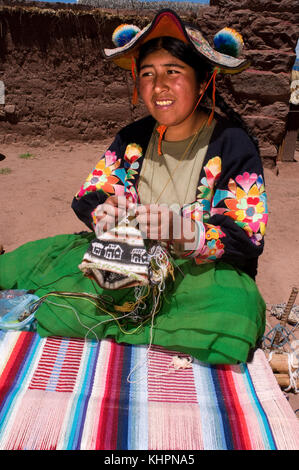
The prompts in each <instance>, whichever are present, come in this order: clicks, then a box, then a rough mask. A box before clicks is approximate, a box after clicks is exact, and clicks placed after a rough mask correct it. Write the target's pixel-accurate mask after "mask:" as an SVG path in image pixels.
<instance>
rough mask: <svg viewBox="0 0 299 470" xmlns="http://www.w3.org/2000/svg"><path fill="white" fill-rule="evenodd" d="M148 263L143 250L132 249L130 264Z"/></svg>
mask: <svg viewBox="0 0 299 470" xmlns="http://www.w3.org/2000/svg"><path fill="white" fill-rule="evenodd" d="M147 261H148V254H147V252H146V250H145V249H144V248H133V250H132V251H131V263H136V264H144V263H146V262H147Z"/></svg>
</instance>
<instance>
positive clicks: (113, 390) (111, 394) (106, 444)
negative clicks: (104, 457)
mask: <svg viewBox="0 0 299 470" xmlns="http://www.w3.org/2000/svg"><path fill="white" fill-rule="evenodd" d="M123 356H124V345H122V344H117V343H114V342H111V350H110V355H109V364H108V367H107V371H108V372H107V377H106V384H105V391H104V395H103V400H102V406H101V413H100V418H99V423H98V431H97V438H96V450H114V449H116V447H117V427H118V409H119V396H120V386H121V378H122V369H123Z"/></svg>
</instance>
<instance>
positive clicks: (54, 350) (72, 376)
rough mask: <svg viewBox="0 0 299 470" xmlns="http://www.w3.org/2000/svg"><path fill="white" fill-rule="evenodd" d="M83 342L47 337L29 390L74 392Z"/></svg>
mask: <svg viewBox="0 0 299 470" xmlns="http://www.w3.org/2000/svg"><path fill="white" fill-rule="evenodd" d="M83 349H84V341H82V340H78V341H77V340H69V339H68V340H67V342H66V341H65V339H63V338H55V337H49V338H47V340H46V343H45V345H44V348H43V353H42V356H41V358H40V360H39V363H38V365H37V368H36V371H35V373H34V375H33V377H32V380H31V382H30V385H29V389H33V390H47V389H51V390H53V391H57V392H72V391H73V390H74V387H75V384H76V380H77V376H78V371H79V368H80V363H81V360H82V354H83Z"/></svg>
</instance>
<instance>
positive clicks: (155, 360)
mask: <svg viewBox="0 0 299 470" xmlns="http://www.w3.org/2000/svg"><path fill="white" fill-rule="evenodd" d="M178 355H179V356H180V357H189V356H188V355H186V354H181V353H177V352H176V351H166V350H164V349H163V348H160V347H159V346H153V347H152V348H151V350H150V352H149V370H150V373H149V376H148V399H149V401H150V402H151V401H156V402H169V403H178V402H181V403H197V393H196V388H195V383H194V376H193V370H192V368H190V369H178V370H175V369H174V367H173V366H172V365H171V363H172V359H173V357H174V356H178Z"/></svg>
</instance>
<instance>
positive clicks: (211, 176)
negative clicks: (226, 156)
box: [197, 157, 221, 221]
mask: <svg viewBox="0 0 299 470" xmlns="http://www.w3.org/2000/svg"><path fill="white" fill-rule="evenodd" d="M203 170H204V172H205V175H206V176H204V177H203V178H202V179H201V180H200V182H201V186H199V187H198V191H199V192H198V195H197V199H198V200H199V201H200V203H201V205H202V208H203V220H204V221H205V220H207V219H209V218H210V217H211V215H212V213H211V209H212V208H211V202H212V199H213V195H214V190H215V184H216V182H217V180H218V179H219V177H220V173H221V158H220V157H214V158H211V159H210V160H209V161H208V163H207V164H206V166H205V167H204V168H203Z"/></svg>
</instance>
